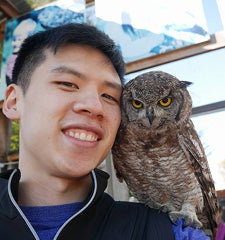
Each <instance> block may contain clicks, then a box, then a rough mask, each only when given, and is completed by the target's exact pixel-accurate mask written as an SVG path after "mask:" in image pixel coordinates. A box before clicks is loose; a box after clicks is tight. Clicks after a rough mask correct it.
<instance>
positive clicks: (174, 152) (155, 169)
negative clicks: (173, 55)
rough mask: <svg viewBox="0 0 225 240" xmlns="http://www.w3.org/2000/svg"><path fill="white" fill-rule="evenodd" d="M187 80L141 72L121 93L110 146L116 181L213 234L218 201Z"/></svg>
mask: <svg viewBox="0 0 225 240" xmlns="http://www.w3.org/2000/svg"><path fill="white" fill-rule="evenodd" d="M188 85H190V82H186V81H179V80H178V79H177V78H176V77H174V76H172V75H170V74H168V73H165V72H161V71H153V72H148V73H144V74H141V75H139V76H137V77H136V78H135V79H133V80H131V81H130V82H128V83H127V84H126V85H125V87H124V91H123V94H122V99H121V105H122V106H121V107H122V121H121V126H120V128H119V131H118V134H117V137H116V141H115V144H114V146H113V149H112V154H113V162H114V166H115V169H116V173H117V177H118V178H119V180H121V181H122V180H125V182H126V183H127V185H128V188H129V189H130V191H131V192H132V194H133V195H134V196H135V197H136V198H137V199H138V200H139V201H140V202H143V203H146V204H147V205H149V206H150V207H153V208H157V209H161V210H162V211H166V212H169V216H170V218H171V220H172V221H174V222H175V221H176V219H177V218H184V219H185V223H186V225H192V226H194V227H197V228H202V229H203V230H205V231H206V233H207V234H210V231H211V232H212V233H213V235H215V229H216V227H217V224H216V217H217V214H218V204H217V198H216V191H215V187H214V183H213V180H212V176H211V173H210V169H209V166H208V162H207V159H206V155H205V152H204V149H203V146H202V144H201V142H200V140H199V137H198V135H197V133H196V130H195V128H194V126H193V124H192V121H191V120H190V114H191V109H192V101H191V97H190V95H189V93H188V91H187V86H188Z"/></svg>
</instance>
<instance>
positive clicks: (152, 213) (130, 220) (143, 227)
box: [105, 195, 174, 240]
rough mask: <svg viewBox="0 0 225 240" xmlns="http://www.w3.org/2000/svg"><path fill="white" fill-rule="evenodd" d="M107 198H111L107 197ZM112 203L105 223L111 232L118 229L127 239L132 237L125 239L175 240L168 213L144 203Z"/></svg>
mask: <svg viewBox="0 0 225 240" xmlns="http://www.w3.org/2000/svg"><path fill="white" fill-rule="evenodd" d="M105 198H106V199H107V198H110V197H109V196H107V195H105ZM112 201H113V202H111V207H110V211H108V214H107V218H106V220H107V221H106V222H105V223H106V225H107V226H110V230H109V232H111V231H113V229H116V231H119V232H120V231H121V232H122V233H123V234H124V236H126V237H127V236H130V237H131V236H132V237H131V238H124V239H167V240H169V239H174V234H173V230H172V223H171V221H170V219H169V217H168V215H167V214H166V213H163V212H161V211H159V210H156V209H152V208H149V207H148V206H146V205H144V204H142V203H136V202H126V201H114V200H112ZM105 233H106V234H107V233H108V232H107V231H106V232H105ZM111 234H112V232H111ZM105 237H106V238H107V237H108V236H107V235H106V236H105Z"/></svg>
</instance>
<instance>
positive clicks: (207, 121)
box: [192, 111, 225, 190]
mask: <svg viewBox="0 0 225 240" xmlns="http://www.w3.org/2000/svg"><path fill="white" fill-rule="evenodd" d="M224 119H225V111H221V112H215V113H211V114H205V115H202V116H197V117H192V121H193V123H194V125H195V128H196V130H197V132H198V134H199V137H200V139H201V141H202V144H203V147H204V149H205V152H206V155H207V159H208V162H209V166H210V169H211V172H212V176H213V179H214V181H215V187H216V190H222V189H225V141H224V136H225V126H224Z"/></svg>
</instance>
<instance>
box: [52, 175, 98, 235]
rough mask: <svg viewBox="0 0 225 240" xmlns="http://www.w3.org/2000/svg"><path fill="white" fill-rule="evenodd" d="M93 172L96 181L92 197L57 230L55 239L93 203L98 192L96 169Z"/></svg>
mask: <svg viewBox="0 0 225 240" xmlns="http://www.w3.org/2000/svg"><path fill="white" fill-rule="evenodd" d="M91 174H92V178H93V183H94V190H93V194H92V196H91V197H90V199H89V201H88V202H87V203H86V204H85V205H84V206H83V207H82V208H81V209H80V210H79V211H78V212H76V213H75V214H74V215H73V216H72V217H70V218H69V219H68V220H67V221H66V222H65V223H64V224H63V225H62V226H61V227H60V229H59V230H58V231H57V233H56V235H55V237H54V239H53V240H57V238H58V236H59V234H60V233H61V232H62V230H63V228H64V227H65V226H66V225H67V224H68V223H69V222H70V221H71V220H73V219H74V218H75V217H76V216H78V215H79V214H80V213H82V212H83V211H84V210H85V209H87V208H88V206H89V205H90V204H91V203H92V201H93V199H94V198H95V195H96V192H97V179H96V175H95V172H94V170H92V171H91Z"/></svg>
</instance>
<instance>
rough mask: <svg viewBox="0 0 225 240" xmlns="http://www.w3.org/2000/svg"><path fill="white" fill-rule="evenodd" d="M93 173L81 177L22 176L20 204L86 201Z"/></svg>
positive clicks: (49, 204) (38, 204)
mask: <svg viewBox="0 0 225 240" xmlns="http://www.w3.org/2000/svg"><path fill="white" fill-rule="evenodd" d="M91 187H92V179H91V175H90V174H89V175H87V176H84V177H82V178H79V179H63V178H56V177H52V176H50V177H47V178H45V177H44V176H39V177H38V178H34V177H32V178H31V177H23V173H22V177H21V180H20V184H19V196H18V204H19V205H23V206H51V205H61V204H67V203H73V202H82V201H84V200H85V199H86V198H87V196H88V194H89V193H90V191H91Z"/></svg>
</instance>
